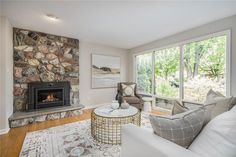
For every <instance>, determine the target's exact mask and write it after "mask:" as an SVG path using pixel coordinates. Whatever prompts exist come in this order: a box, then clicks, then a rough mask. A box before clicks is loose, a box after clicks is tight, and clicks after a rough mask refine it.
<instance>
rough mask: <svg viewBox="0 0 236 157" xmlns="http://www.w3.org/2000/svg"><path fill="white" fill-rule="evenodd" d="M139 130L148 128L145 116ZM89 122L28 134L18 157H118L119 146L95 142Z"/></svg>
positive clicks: (145, 114)
mask: <svg viewBox="0 0 236 157" xmlns="http://www.w3.org/2000/svg"><path fill="white" fill-rule="evenodd" d="M141 117H142V118H141V127H145V128H151V125H150V121H149V119H148V114H147V113H142V116H141ZM90 124H91V121H90V120H85V121H81V122H75V123H69V124H65V125H61V126H57V127H52V128H49V129H44V130H39V131H34V132H29V133H27V135H26V137H25V140H24V144H23V146H22V149H21V153H20V157H79V156H81V157H105V156H106V157H118V156H120V149H121V147H120V145H113V146H112V145H108V144H102V143H99V142H97V141H95V140H94V139H93V138H92V136H91V131H90V129H91V128H90Z"/></svg>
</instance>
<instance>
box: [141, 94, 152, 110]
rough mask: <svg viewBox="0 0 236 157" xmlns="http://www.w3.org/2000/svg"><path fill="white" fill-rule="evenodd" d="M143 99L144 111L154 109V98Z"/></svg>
mask: <svg viewBox="0 0 236 157" xmlns="http://www.w3.org/2000/svg"><path fill="white" fill-rule="evenodd" d="M142 99H143V101H144V105H143V111H144V112H151V111H152V100H153V98H151V97H143V98H142Z"/></svg>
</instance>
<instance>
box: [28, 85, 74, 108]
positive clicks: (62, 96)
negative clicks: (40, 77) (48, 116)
mask: <svg viewBox="0 0 236 157" xmlns="http://www.w3.org/2000/svg"><path fill="white" fill-rule="evenodd" d="M69 105H70V83H69V82H31V83H29V84H28V104H27V107H26V110H27V111H33V110H37V109H42V108H50V107H57V106H69Z"/></svg>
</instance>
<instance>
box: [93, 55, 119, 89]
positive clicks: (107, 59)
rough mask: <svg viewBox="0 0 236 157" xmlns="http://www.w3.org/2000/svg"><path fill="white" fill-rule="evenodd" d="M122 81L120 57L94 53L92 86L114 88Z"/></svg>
mask: <svg viewBox="0 0 236 157" xmlns="http://www.w3.org/2000/svg"><path fill="white" fill-rule="evenodd" d="M118 82H120V57H117V56H106V55H98V54H92V88H114V87H117V83H118Z"/></svg>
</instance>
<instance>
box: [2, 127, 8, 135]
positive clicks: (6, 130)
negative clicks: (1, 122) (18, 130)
mask: <svg viewBox="0 0 236 157" xmlns="http://www.w3.org/2000/svg"><path fill="white" fill-rule="evenodd" d="M9 130H10V128H6V129H1V130H0V135H3V134H7V133H8V132H9Z"/></svg>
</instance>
